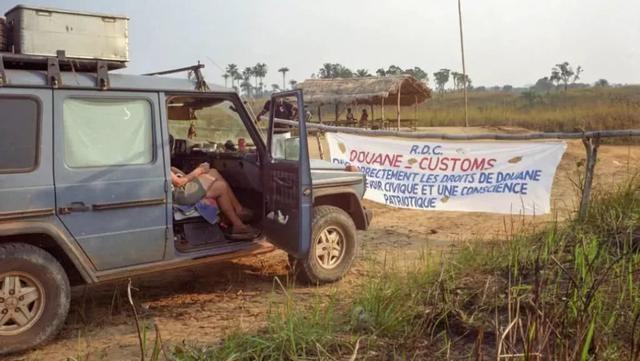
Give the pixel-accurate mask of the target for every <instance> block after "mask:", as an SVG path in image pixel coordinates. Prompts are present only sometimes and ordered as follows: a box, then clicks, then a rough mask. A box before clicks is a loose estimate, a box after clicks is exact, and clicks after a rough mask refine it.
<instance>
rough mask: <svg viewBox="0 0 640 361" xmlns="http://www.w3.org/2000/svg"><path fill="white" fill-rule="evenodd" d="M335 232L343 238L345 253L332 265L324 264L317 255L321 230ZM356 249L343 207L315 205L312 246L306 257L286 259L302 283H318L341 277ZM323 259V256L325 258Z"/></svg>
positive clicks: (351, 225)
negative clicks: (329, 266) (328, 266)
mask: <svg viewBox="0 0 640 361" xmlns="http://www.w3.org/2000/svg"><path fill="white" fill-rule="evenodd" d="M325 230H327V231H329V230H330V231H333V232H337V233H339V234H340V236H342V238H343V240H344V242H343V246H344V253H342V256H341V257H340V258H339V259H338V260H336V263H335V264H334V265H333V266H332V267H331V268H327V267H324V266H323V265H322V264H321V262H320V261H319V260H318V257H316V249H317V247H316V244H317V241H318V237H320V235H321V233H322V232H323V231H325ZM357 252H358V237H357V235H356V226H355V224H354V223H353V219H351V217H350V216H349V214H347V213H346V212H345V211H343V210H342V209H340V208H338V207H333V206H318V207H315V208H314V210H313V225H312V233H311V247H310V249H309V254H308V255H307V257H305V258H304V259H301V260H296V259H294V258H292V257H290V259H289V262H290V263H291V267H292V269H293V272H294V273H295V274H296V276H297V278H298V279H299V280H300V281H302V282H305V283H311V284H320V283H328V282H335V281H337V280H339V279H341V278H342V277H343V276H344V275H345V274H346V273H347V272H348V271H349V269H350V268H351V264H353V261H354V259H355V258H356V255H357ZM325 259H326V258H325Z"/></svg>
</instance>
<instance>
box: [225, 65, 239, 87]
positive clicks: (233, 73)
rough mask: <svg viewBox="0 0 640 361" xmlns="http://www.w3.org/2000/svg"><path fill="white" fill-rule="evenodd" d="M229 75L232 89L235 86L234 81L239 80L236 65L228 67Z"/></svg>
mask: <svg viewBox="0 0 640 361" xmlns="http://www.w3.org/2000/svg"><path fill="white" fill-rule="evenodd" d="M227 73H228V74H229V75H230V76H231V87H233V86H234V81H235V80H237V75H239V73H238V66H237V65H236V64H229V65H227Z"/></svg>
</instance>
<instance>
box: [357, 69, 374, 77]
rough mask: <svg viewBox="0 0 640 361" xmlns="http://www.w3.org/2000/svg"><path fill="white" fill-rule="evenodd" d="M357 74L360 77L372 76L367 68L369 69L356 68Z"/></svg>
mask: <svg viewBox="0 0 640 361" xmlns="http://www.w3.org/2000/svg"><path fill="white" fill-rule="evenodd" d="M356 76H357V77H358V78H364V77H367V76H371V74H369V70H367V69H358V70H356Z"/></svg>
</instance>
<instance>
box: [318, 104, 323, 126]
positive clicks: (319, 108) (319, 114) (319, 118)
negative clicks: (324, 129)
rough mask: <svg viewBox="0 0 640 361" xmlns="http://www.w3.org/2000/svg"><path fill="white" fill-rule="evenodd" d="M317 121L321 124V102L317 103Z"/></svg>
mask: <svg viewBox="0 0 640 361" xmlns="http://www.w3.org/2000/svg"><path fill="white" fill-rule="evenodd" d="M318 121H319V122H320V124H322V104H318Z"/></svg>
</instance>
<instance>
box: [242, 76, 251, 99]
mask: <svg viewBox="0 0 640 361" xmlns="http://www.w3.org/2000/svg"><path fill="white" fill-rule="evenodd" d="M251 87H252V85H251V82H250V81H249V80H248V79H245V80H243V81H242V83H240V88H241V89H242V90H243V91H244V93H245V94H246V95H248V96H251Z"/></svg>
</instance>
